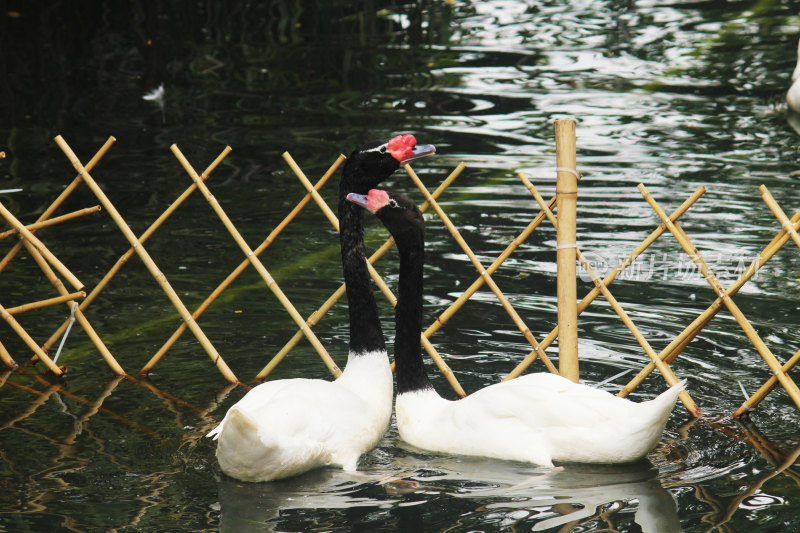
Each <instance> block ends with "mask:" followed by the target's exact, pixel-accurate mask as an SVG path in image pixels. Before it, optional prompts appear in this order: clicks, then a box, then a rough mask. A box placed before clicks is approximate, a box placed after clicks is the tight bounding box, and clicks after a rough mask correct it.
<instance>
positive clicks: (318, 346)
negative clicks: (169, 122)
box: [170, 144, 341, 372]
mask: <svg viewBox="0 0 800 533" xmlns="http://www.w3.org/2000/svg"><path fill="white" fill-rule="evenodd" d="M170 150H172V153H173V154H175V157H177V158H178V161H180V163H181V165H182V166H183V168H184V170H186V172H188V173H189V175H190V176H191V178H192V179H193V180H194V181H195V183H197V188H198V189H199V190H200V192H201V193H202V194H203V196H204V197H205V199H206V200H207V201H208V203H209V204H210V205H211V207H212V209H214V212H215V213H216V214H217V216H218V217H219V218H220V220H221V221H222V223H223V225H224V226H225V228H226V229H227V230H228V232H229V233H230V234H231V236H232V237H233V240H234V241H236V244H237V245H238V246H239V248H241V249H242V251H243V252H244V254H245V255H246V256H247V258H248V259H249V260H250V262H251V263H252V264H253V268H255V269H256V272H258V274H259V275H260V276H261V278H262V279H263V280H264V283H266V284H267V288H269V290H270V291H272V293H273V294H274V295H275V297H276V298H278V301H279V302H280V303H281V305H283V307H284V308H285V309H286V310H287V311H288V312H289V315H290V316H291V317H292V320H294V321H295V323H296V324H297V325H298V326H300V328H301V329H302V330H303V333H304V334H305V336H306V338H308V340H309V342H310V343H311V345H312V346H313V347H314V349H315V350H317V353H318V354H319V355H320V357H322V360H323V362H324V363H325V365H326V366H327V367H328V368H329V369H330V370H331V372H341V371H340V370H339V367H338V366H336V363H335V362H334V361H333V359H332V358H331V356H330V355H329V354H328V351H327V350H326V349H325V347H324V346H323V345H322V343H321V342H320V341H319V339H318V338H317V336H316V334H315V333H314V331H313V330H312V329H311V328H309V327H307V326H306V324H305V321H304V320H303V317H302V316H301V315H300V313H298V312H297V309H295V307H294V305H293V304H292V302H291V301H289V298H287V297H286V295H285V294H284V293H283V291H282V290H281V288H280V287H279V286H278V284H277V283H276V282H275V280H274V279H273V277H272V275H270V273H269V272H268V271H267V269H266V268H265V267H264V264H263V263H262V262H261V260H259V258H258V257H256V256H255V254H254V253H253V250H252V249H251V248H250V246H249V245H248V244H247V243H246V242H245V240H244V238H243V237H242V235H241V233H239V230H237V229H236V227H235V226H234V225H233V222H231V220H230V218H228V215H227V214H226V213H225V211H224V210H223V209H222V206H221V205H220V204H219V202H218V201H217V199H216V198H215V197H214V195H212V194H211V191H209V190H208V187H206V185H205V183H203V181H202V180H201V179H200V176H199V175H198V174H197V172H195V170H194V168H192V165H191V164H190V163H189V161H188V160H187V159H186V158H185V157H184V156H183V154H182V153H181V151H180V150H179V149H178V147H177V146H176V145H174V144H173V145H172V146H171V147H170ZM187 313H188V311H187Z"/></svg>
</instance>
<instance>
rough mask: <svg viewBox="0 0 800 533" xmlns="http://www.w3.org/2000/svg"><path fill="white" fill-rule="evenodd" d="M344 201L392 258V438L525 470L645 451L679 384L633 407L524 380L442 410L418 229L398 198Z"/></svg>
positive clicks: (415, 216)
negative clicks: (430, 356)
mask: <svg viewBox="0 0 800 533" xmlns="http://www.w3.org/2000/svg"><path fill="white" fill-rule="evenodd" d="M347 199H348V200H350V201H351V202H353V203H356V204H358V205H361V206H363V207H365V208H366V209H368V210H370V211H371V212H373V213H375V214H376V215H377V216H378V218H379V219H380V220H381V222H383V224H384V225H385V226H386V228H387V229H388V230H389V232H390V233H391V234H392V236H393V237H394V240H395V244H396V245H397V250H398V252H399V254H400V279H399V284H398V286H399V290H398V299H397V307H396V310H395V318H396V327H397V334H396V335H395V350H394V352H395V363H396V375H397V398H396V400H395V414H396V418H397V429H398V431H399V433H400V438H402V439H403V440H404V441H406V442H408V443H409V444H411V445H413V446H416V447H418V448H421V449H423V450H428V451H435V452H445V453H452V454H460V455H476V456H485V457H494V458H498V459H510V460H516V461H525V462H529V463H534V464H537V465H543V466H552V465H553V461H559V462H579V463H627V462H634V461H637V460H639V459H642V458H643V457H644V456H645V455H646V454H647V453H648V452H649V451H650V450H652V449H653V448H654V447H655V446H656V444H657V443H658V441H659V439H660V438H661V433H662V432H663V431H664V427H665V425H666V423H667V419H668V418H669V415H670V413H671V412H672V408H673V407H674V406H675V402H676V400H677V398H678V395H679V394H680V392H681V391H682V390H683V388H684V386H685V383H684V382H679V383H676V384H675V385H674V386H672V387H671V388H670V389H669V390H667V391H665V392H663V393H662V394H661V395H660V396H658V397H657V398H655V399H654V400H650V401H647V402H642V403H634V402H632V401H630V400H628V399H625V398H619V397H616V396H614V395H612V394H610V393H608V392H605V391H602V390H599V389H594V388H592V387H589V386H586V385H581V384H577V383H573V382H572V381H570V380H568V379H566V378H563V377H561V376H557V375H554V374H546V373H545V374H529V375H526V376H523V377H519V378H516V379H513V380H510V381H504V382H501V383H496V384H494V385H490V386H489V387H486V388H484V389H481V390H479V391H477V392H475V393H473V394H471V395H469V396H467V397H466V398H462V399H460V400H456V401H449V400H446V399H444V398H442V397H441V396H439V395H438V394H437V393H436V391H435V390H434V388H433V386H432V385H431V382H430V380H429V379H428V376H427V374H426V372H425V366H424V364H423V361H422V353H421V351H420V342H419V339H420V334H421V331H422V282H423V263H424V247H425V245H424V242H425V222H424V219H423V218H422V214H421V213H420V211H419V209H417V207H416V206H415V205H414V203H413V202H412V201H411V200H410V199H409V198H407V197H405V196H403V195H401V194H394V193H387V192H386V191H381V190H371V191H369V194H368V195H366V196H364V195H360V194H349V195H348V196H347Z"/></svg>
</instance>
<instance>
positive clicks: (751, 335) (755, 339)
mask: <svg viewBox="0 0 800 533" xmlns="http://www.w3.org/2000/svg"><path fill="white" fill-rule="evenodd" d="M639 190H640V191H641V192H642V195H643V196H644V197H645V200H647V203H649V204H650V206H651V207H652V208H653V210H654V211H655V212H656V213H657V214H658V216H659V218H661V220H662V221H664V222H665V223H666V224H667V228H668V229H669V230H670V232H671V233H672V234H673V235H674V236H675V239H676V240H677V241H678V242H679V243H680V245H681V247H682V248H683V249H684V251H686V253H687V254H689V256H690V257H691V258H692V261H694V263H695V264H696V265H697V267H698V268H699V269H700V272H701V273H702V274H703V276H704V277H705V278H706V281H708V283H709V284H710V285H711V287H712V288H713V289H714V292H716V293H717V295H718V296H719V297H720V298H721V299H722V302H723V304H725V307H727V308H728V311H730V313H731V314H732V315H733V317H734V318H735V319H736V322H738V323H739V326H741V328H742V330H743V331H744V333H745V335H747V338H748V339H750V342H751V343H753V346H755V348H756V351H758V354H759V355H760V356H761V358H762V359H764V361H765V362H766V363H767V365H768V366H769V368H770V370H771V371H772V373H773V374H775V376H776V377H777V378H778V381H779V382H780V384H781V385H782V386H783V388H784V389H785V390H786V392H787V393H788V394H789V396H790V397H791V398H792V400H793V401H794V403H795V404H796V405H797V406H798V407H799V408H800V389H798V387H797V384H795V382H794V381H792V378H790V377H789V376H788V375H787V374H785V373H784V372H783V370H782V369H781V364H780V363H779V362H778V360H777V359H776V358H775V356H774V355H773V354H772V352H771V351H770V350H769V348H767V346H766V344H764V341H762V340H761V337H759V336H758V333H757V332H756V330H755V329H754V328H753V326H752V325H751V324H750V322H749V321H748V320H747V318H746V317H745V316H744V314H743V313H742V312H741V310H739V307H738V306H737V305H736V303H735V302H734V301H733V299H732V298H730V295H729V294H727V293H726V292H725V289H724V288H723V287H722V284H721V283H720V282H719V280H718V279H717V277H716V276H715V275H714V273H713V272H711V269H710V268H709V267H708V264H706V262H705V260H704V259H703V256H702V255H700V252H698V250H697V248H695V247H694V245H693V244H692V242H691V240H690V239H689V237H688V236H687V235H686V233H685V232H684V231H683V229H682V228H681V227H680V226H679V225H677V224H673V223H672V222H671V221H670V220H669V219H668V218H667V216H666V214H665V213H664V211H662V210H661V207H659V205H658V203H657V202H656V201H655V199H654V198H653V197H652V195H650V193H649V192H648V191H647V188H646V187H645V186H644V184H639Z"/></svg>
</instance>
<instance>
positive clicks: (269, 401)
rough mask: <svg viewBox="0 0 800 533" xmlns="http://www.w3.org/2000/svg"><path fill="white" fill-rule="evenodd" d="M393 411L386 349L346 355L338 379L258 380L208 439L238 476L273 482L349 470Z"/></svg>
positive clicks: (373, 442)
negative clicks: (310, 473) (331, 467)
mask: <svg viewBox="0 0 800 533" xmlns="http://www.w3.org/2000/svg"><path fill="white" fill-rule="evenodd" d="M391 414H392V372H391V369H390V367H389V358H388V356H387V354H386V352H385V351H376V352H373V353H370V354H366V355H359V356H357V357H351V358H350V359H349V360H348V362H347V366H346V367H345V370H344V371H343V372H342V375H341V376H339V378H338V379H337V380H336V381H325V380H321V379H302V378H297V379H282V380H277V381H270V382H267V383H262V384H261V385H258V386H257V387H254V388H253V389H252V390H251V391H250V392H248V393H247V394H246V395H245V396H244V397H243V398H242V399H241V400H239V402H238V403H236V405H234V406H233V407H231V409H230V410H229V411H228V413H227V414H226V415H225V418H224V419H223V420H222V422H221V423H220V424H219V425H218V426H217V427H216V428H215V429H213V430H212V431H211V432H210V433H209V434H208V436H209V437H214V438H215V439H219V443H218V446H217V460H218V461H219V465H220V468H221V469H222V471H223V472H225V473H226V474H227V475H229V476H231V477H234V478H236V479H239V480H241V481H271V480H274V479H282V478H286V477H290V476H294V475H297V474H300V473H303V472H305V471H308V470H311V469H313V468H318V467H322V466H327V465H335V466H340V467H342V468H344V469H345V470H355V469H356V467H357V464H358V459H359V457H360V456H361V455H362V454H364V453H366V452H368V451H369V450H371V449H372V448H374V447H375V446H376V445H377V444H378V441H380V439H381V437H382V436H383V434H384V433H385V432H386V429H387V428H388V426H389V421H390V419H391Z"/></svg>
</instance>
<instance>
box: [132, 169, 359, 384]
mask: <svg viewBox="0 0 800 533" xmlns="http://www.w3.org/2000/svg"><path fill="white" fill-rule="evenodd" d="M345 159H346V158H345V156H343V155H339V158H338V159H337V160H336V161H335V162H334V163H333V165H331V167H330V168H329V169H328V171H327V172H326V173H325V174H324V175H323V176H322V177H321V178H320V179H319V181H317V183H316V185H314V188H315V189H317V190H319V189H320V188H322V186H323V185H325V183H326V182H327V181H328V179H329V178H330V177H331V176H332V175H333V173H334V172H336V169H338V168H339V165H341V164H342V162H343V161H344V160H345ZM193 186H194V185H193ZM310 200H311V194H310V193H309V194H306V195H305V196H304V197H303V198H302V199H301V200H300V202H299V203H298V204H297V205H296V206H295V207H294V209H292V210H291V211H290V212H289V214H288V215H286V217H284V219H283V220H282V221H281V222H280V224H278V225H277V226H275V229H273V230H272V231H271V232H270V234H269V235H268V236H267V238H266V239H264V241H263V242H262V243H261V244H260V245H259V246H258V247H257V248H256V249H255V250H253V254H255V255H256V256H258V255H260V254H261V253H262V252H263V251H264V250H266V249H267V248H269V246H270V245H271V244H272V243H273V242H274V240H275V239H276V238H277V236H278V234H280V232H281V231H283V230H284V228H286V226H288V225H289V223H290V222H291V221H292V220H294V217H296V216H297V214H298V213H299V212H300V211H302V210H303V208H304V207H305V206H306V205H307V204H308V202H309V201H310ZM248 266H250V260H249V259H245V260H244V261H242V262H241V263H240V264H239V266H237V267H236V268H235V269H234V270H233V272H231V273H230V274H229V275H228V277H227V278H225V279H224V280H223V281H222V283H220V284H219V285H218V286H217V287H216V288H215V289H214V290H213V291H212V292H211V294H210V295H209V296H208V297H207V298H206V299H205V300H204V301H203V303H202V304H200V306H198V308H197V309H195V310H194V312H193V313H192V318H194V319H195V320H197V319H198V318H200V316H201V315H202V314H203V313H204V312H205V310H206V309H208V307H209V306H210V305H211V304H212V303H213V302H214V300H216V299H217V298H218V297H219V295H220V294H222V292H223V291H224V290H225V289H227V288H228V286H230V284H231V283H233V281H234V280H235V279H236V278H237V277H239V275H240V274H241V273H242V272H244V270H245V269H246V268H247V267H248ZM312 325H313V324H312ZM185 331H186V324H185V323H182V324H181V325H180V326H179V327H178V329H176V330H175V332H174V333H173V334H172V335H171V336H170V338H169V339H167V341H166V342H165V343H164V344H163V345H162V346H161V348H159V350H158V352H156V354H155V355H154V356H153V357H152V358H151V359H150V361H149V362H148V363H147V364H146V365H145V366H144V367H143V368H142V369H141V370H140V371H139V373H140V374H146V373H147V372H149V371H150V369H151V368H152V367H153V366H154V365H155V364H156V363H157V362H158V361H159V360H160V359H161V358H162V357H164V354H166V353H167V350H169V349H170V348H171V347H172V345H173V344H175V341H177V340H178V339H179V338H180V336H181V335H183V333H184V332H185ZM297 336H298V340H299V339H300V338H301V337H303V333H302V331H298V332H297Z"/></svg>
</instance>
